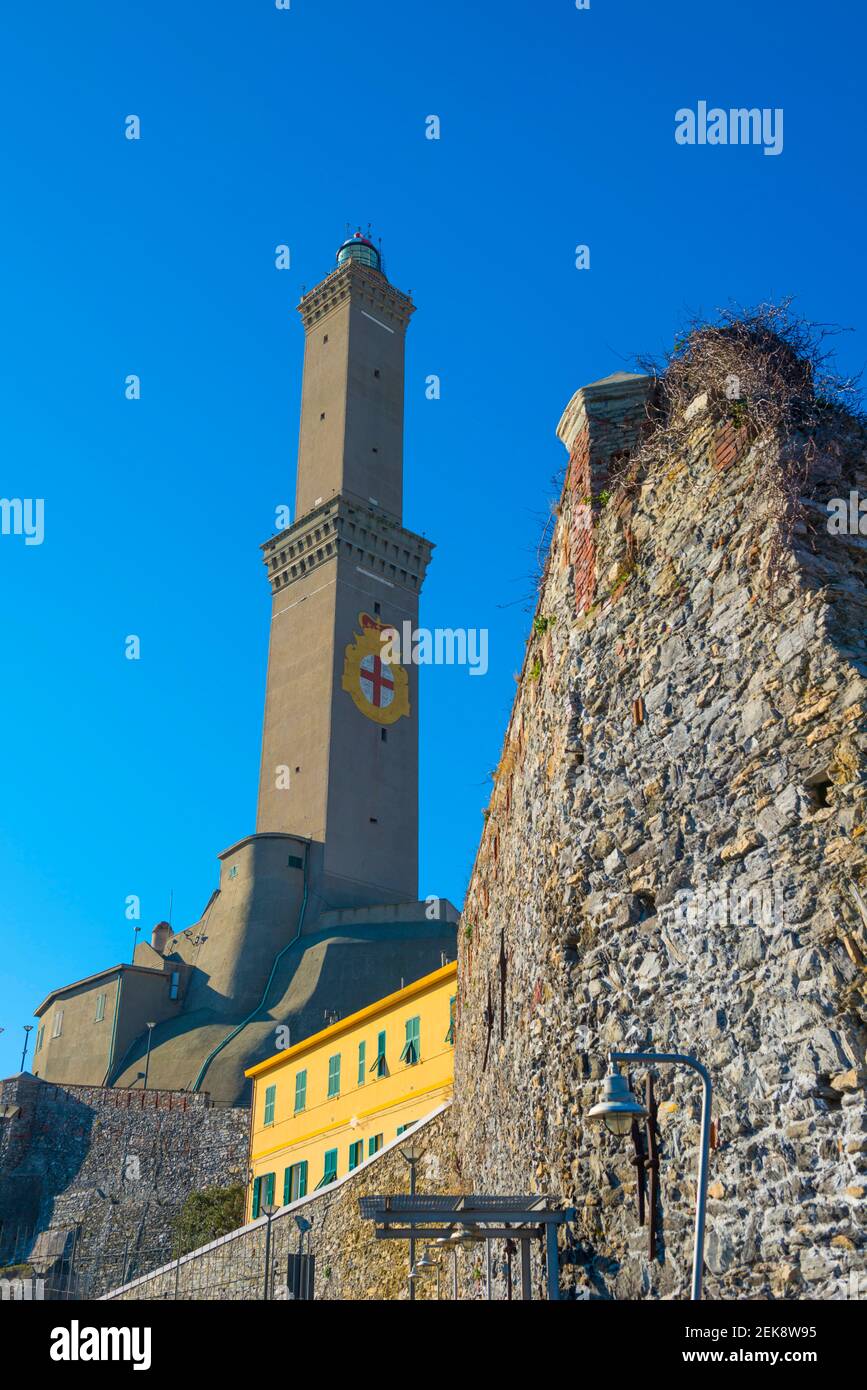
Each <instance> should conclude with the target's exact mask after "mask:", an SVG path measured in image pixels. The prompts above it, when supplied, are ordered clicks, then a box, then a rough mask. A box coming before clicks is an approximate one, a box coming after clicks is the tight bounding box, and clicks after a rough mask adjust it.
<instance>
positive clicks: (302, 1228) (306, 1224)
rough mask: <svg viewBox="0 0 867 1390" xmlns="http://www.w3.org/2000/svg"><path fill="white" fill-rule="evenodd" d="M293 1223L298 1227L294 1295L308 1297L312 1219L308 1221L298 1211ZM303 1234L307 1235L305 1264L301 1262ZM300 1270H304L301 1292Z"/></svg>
mask: <svg viewBox="0 0 867 1390" xmlns="http://www.w3.org/2000/svg"><path fill="white" fill-rule="evenodd" d="M295 1225H296V1226H297V1227H298V1280H297V1283H298V1290H297V1293H296V1295H295V1296H296V1298H309V1297H310V1231H311V1230H312V1228H313V1222H312V1221H308V1220H307V1217H306V1216H301V1215H300V1213H299V1214H297V1215H296V1217H295ZM305 1235H306V1236H307V1264H306V1265H305V1264H303V1257H304V1237H305ZM302 1270H303V1271H304V1280H303V1283H304V1287H303V1292H302Z"/></svg>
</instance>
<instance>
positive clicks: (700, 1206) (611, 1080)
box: [588, 1052, 713, 1301]
mask: <svg viewBox="0 0 867 1390" xmlns="http://www.w3.org/2000/svg"><path fill="white" fill-rule="evenodd" d="M639 1062H643V1063H647V1062H653V1063H660V1064H662V1063H664V1064H668V1065H671V1066H682V1067H691V1068H692V1070H693V1071H695V1072H698V1074H699V1076H700V1077H701V1080H702V1104H701V1142H700V1145H699V1157H698V1180H697V1183H696V1196H695V1234H694V1239H693V1247H692V1292H691V1294H690V1298H691V1299H692V1300H693V1301H698V1300H700V1299H701V1287H702V1272H703V1265H704V1223H705V1213H706V1210H707V1172H708V1161H709V1158H710V1110H711V1100H712V1097H713V1085H712V1082H711V1079H710V1073H709V1072H708V1070H707V1068H706V1067H704V1066H702V1064H701V1062H699V1061H698V1059H697V1058H696V1057H691V1056H690V1055H689V1054H688V1053H686V1052H609V1054H608V1065H609V1071H608V1075H607V1076H606V1078H605V1088H604V1093H603V1099H602V1100H601V1101H599V1102H598V1103H597V1104H596V1105H594V1106H592V1107H591V1109H590V1111H589V1112H588V1113H589V1117H590V1119H591V1120H602V1121H604V1123H605V1125H606V1127H607V1128H608V1129H609V1130H610V1131H611V1133H612V1134H614V1135H616V1136H617V1137H618V1138H622V1137H623V1135H625V1134H628V1133H629V1132H630V1130H631V1128H632V1121H633V1120H634V1119H638V1118H639V1117H640V1118H644V1117H645V1116H646V1115H647V1111H646V1110H645V1108H644V1106H643V1105H642V1104H641V1102H640V1101H638V1100H636V1098H635V1096H634V1095H633V1094H632V1091H631V1090H630V1088H629V1082H628V1080H627V1078H626V1077H625V1076H622V1075H621V1073H620V1072H619V1070H618V1067H619V1066H620V1065H621V1064H623V1063H626V1064H629V1063H639Z"/></svg>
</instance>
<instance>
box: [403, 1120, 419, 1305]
mask: <svg viewBox="0 0 867 1390" xmlns="http://www.w3.org/2000/svg"><path fill="white" fill-rule="evenodd" d="M399 1152H400V1156H401V1158H402V1159H403V1161H404V1163H408V1164H409V1195H410V1197H414V1196H415V1170H416V1167H417V1166H418V1163H419V1160H420V1159H421V1156H422V1154H423V1153H424V1149H423V1148H422V1146H421V1144H420V1143H419V1142H418V1140H417V1139H410V1140H409V1141H408V1143H406V1144H401V1146H400V1150H399ZM414 1268H415V1240H414V1239H413V1237H412V1236H410V1238H409V1297H410V1302H415V1282H414V1280H413V1277H412V1271H413V1269H414Z"/></svg>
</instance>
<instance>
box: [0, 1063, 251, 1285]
mask: <svg viewBox="0 0 867 1390" xmlns="http://www.w3.org/2000/svg"><path fill="white" fill-rule="evenodd" d="M0 1116H2V1117H3V1118H0V1222H2V1226H3V1229H2V1233H0V1258H2V1259H4V1260H5V1259H11V1258H19V1259H21V1258H31V1259H35V1260H36V1261H37V1262H38V1261H39V1260H40V1259H44V1261H45V1262H48V1261H49V1260H50V1259H51V1258H52V1257H54V1256H60V1255H61V1254H63V1253H65V1255H66V1259H67V1261H69V1260H70V1259H71V1249H72V1243H73V1232H76V1231H77V1235H76V1236H75V1238H74V1242H75V1261H74V1269H75V1278H76V1280H77V1287H78V1288H79V1290H80V1291H81V1292H82V1293H93V1292H97V1291H100V1290H101V1289H103V1288H105V1287H111V1286H112V1285H113V1284H116V1283H119V1282H122V1281H123V1277H124V1271H126V1272H127V1274H128V1273H129V1272H130V1271H136V1270H142V1269H148V1268H154V1267H155V1266H157V1265H159V1264H162V1263H163V1262H164V1261H165V1259H167V1258H168V1257H169V1256H170V1254H171V1251H172V1226H173V1222H174V1218H175V1215H176V1213H177V1212H178V1210H179V1208H180V1206H181V1205H182V1204H183V1202H184V1199H185V1198H186V1196H187V1195H188V1193H190V1192H193V1191H197V1190H200V1189H202V1188H204V1187H210V1186H229V1185H232V1184H237V1183H241V1184H243V1183H244V1182H245V1181H246V1171H247V1144H248V1131H249V1112H248V1111H247V1110H243V1109H219V1108H217V1107H215V1106H212V1105H211V1103H210V1100H209V1098H208V1096H207V1095H205V1094H204V1093H202V1094H199V1095H186V1094H183V1093H179V1092H172V1091H150V1090H149V1091H141V1090H134V1091H130V1090H116V1089H115V1090H112V1089H109V1088H102V1087H96V1086H55V1085H52V1084H51V1083H50V1082H45V1081H39V1080H37V1079H36V1078H35V1077H33V1076H30V1075H29V1074H28V1073H24V1074H23V1075H20V1076H17V1077H13V1078H11V1079H10V1080H7V1081H3V1082H2V1083H0ZM49 1231H50V1232H52V1233H54V1234H53V1236H52V1238H51V1239H50V1240H46V1238H45V1237H44V1236H43V1238H42V1240H41V1242H39V1243H37V1239H38V1236H39V1233H40V1232H42V1233H44V1232H49ZM62 1233H67V1238H66V1239H64V1237H63V1235H62ZM55 1237H56V1238H55ZM40 1252H42V1254H40Z"/></svg>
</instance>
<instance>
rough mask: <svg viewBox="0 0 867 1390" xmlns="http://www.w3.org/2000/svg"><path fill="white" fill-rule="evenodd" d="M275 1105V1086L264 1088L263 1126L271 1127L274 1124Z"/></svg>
mask: <svg viewBox="0 0 867 1390" xmlns="http://www.w3.org/2000/svg"><path fill="white" fill-rule="evenodd" d="M276 1104H277V1087H276V1086H266V1088H265V1115H264V1119H263V1123H264V1124H266V1125H273V1123H274V1107H275V1106H276Z"/></svg>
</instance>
